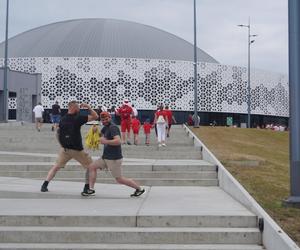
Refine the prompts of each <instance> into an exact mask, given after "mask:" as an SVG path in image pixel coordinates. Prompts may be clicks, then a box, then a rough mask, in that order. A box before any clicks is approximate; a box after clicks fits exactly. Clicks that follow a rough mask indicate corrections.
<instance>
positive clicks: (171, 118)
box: [165, 105, 176, 137]
mask: <svg viewBox="0 0 300 250" xmlns="http://www.w3.org/2000/svg"><path fill="white" fill-rule="evenodd" d="M165 112H166V113H167V117H168V123H169V124H168V129H167V137H170V129H171V126H172V121H173V122H174V123H176V120H175V117H174V116H173V113H172V110H171V109H169V106H168V105H166V106H165Z"/></svg>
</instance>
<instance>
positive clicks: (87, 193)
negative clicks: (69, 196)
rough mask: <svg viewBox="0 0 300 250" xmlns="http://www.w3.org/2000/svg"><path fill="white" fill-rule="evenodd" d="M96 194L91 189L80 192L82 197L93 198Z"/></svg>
mask: <svg viewBox="0 0 300 250" xmlns="http://www.w3.org/2000/svg"><path fill="white" fill-rule="evenodd" d="M95 194H96V192H95V190H93V189H87V190H84V191H83V192H81V195H82V196H95Z"/></svg>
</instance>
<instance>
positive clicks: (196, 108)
mask: <svg viewBox="0 0 300 250" xmlns="http://www.w3.org/2000/svg"><path fill="white" fill-rule="evenodd" d="M197 82H198V73H197V15H196V0H194V128H199V119H198V90H197V85H198V84H197Z"/></svg>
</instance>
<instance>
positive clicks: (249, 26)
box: [238, 17, 257, 128]
mask: <svg viewBox="0 0 300 250" xmlns="http://www.w3.org/2000/svg"><path fill="white" fill-rule="evenodd" d="M238 26H239V27H246V28H248V86H247V106H248V110H247V112H248V119H247V127H248V128H251V63H250V55H251V53H250V47H251V44H252V43H253V42H254V41H255V40H251V37H255V36H257V35H251V25H250V17H249V19H248V25H244V24H239V25H238Z"/></svg>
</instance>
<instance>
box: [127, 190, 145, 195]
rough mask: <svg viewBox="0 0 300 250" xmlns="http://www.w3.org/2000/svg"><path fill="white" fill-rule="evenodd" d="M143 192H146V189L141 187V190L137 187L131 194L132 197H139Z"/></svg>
mask: <svg viewBox="0 0 300 250" xmlns="http://www.w3.org/2000/svg"><path fill="white" fill-rule="evenodd" d="M143 193H145V189H141V190H139V189H136V190H135V192H134V193H133V194H132V195H130V196H131V197H138V196H140V195H142V194H143Z"/></svg>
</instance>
